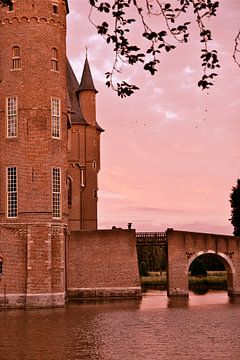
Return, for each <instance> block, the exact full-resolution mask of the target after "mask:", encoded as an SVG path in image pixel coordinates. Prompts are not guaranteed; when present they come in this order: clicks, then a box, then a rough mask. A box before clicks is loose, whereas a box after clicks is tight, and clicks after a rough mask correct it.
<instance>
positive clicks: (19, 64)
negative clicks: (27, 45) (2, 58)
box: [11, 45, 22, 70]
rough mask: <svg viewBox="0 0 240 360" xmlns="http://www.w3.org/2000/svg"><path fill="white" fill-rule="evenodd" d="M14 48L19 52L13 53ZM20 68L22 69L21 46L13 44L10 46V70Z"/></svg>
mask: <svg viewBox="0 0 240 360" xmlns="http://www.w3.org/2000/svg"><path fill="white" fill-rule="evenodd" d="M15 50H18V51H19V53H18V54H17V55H16V54H15V53H14V51H15ZM15 64H17V66H16V65H15ZM21 69H22V61H21V48H20V46H19V45H14V46H13V47H12V67H11V70H21Z"/></svg>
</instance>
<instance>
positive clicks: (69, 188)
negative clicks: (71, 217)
mask: <svg viewBox="0 0 240 360" xmlns="http://www.w3.org/2000/svg"><path fill="white" fill-rule="evenodd" d="M67 190H68V207H71V206H72V180H71V179H70V177H68V178H67Z"/></svg>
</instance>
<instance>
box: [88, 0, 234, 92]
mask: <svg viewBox="0 0 240 360" xmlns="http://www.w3.org/2000/svg"><path fill="white" fill-rule="evenodd" d="M177 2H178V4H179V6H178V7H174V6H173V5H172V4H171V3H170V2H169V3H164V2H162V1H160V0H145V1H142V0H141V1H140V0H112V1H111V2H110V1H105V2H103V1H101V0H89V3H90V6H91V8H90V13H89V20H90V22H91V23H92V24H93V25H94V26H95V27H96V29H97V32H98V33H99V34H100V35H102V36H103V37H104V38H105V40H106V42H107V43H108V44H112V45H113V51H114V53H115V57H114V62H113V66H112V69H111V71H109V72H107V73H106V78H107V81H106V85H107V86H108V87H111V88H112V89H113V90H115V91H117V94H118V95H119V96H121V97H125V96H129V95H131V94H133V93H134V92H135V90H137V89H138V87H137V86H136V85H132V84H128V83H127V82H126V81H122V82H115V81H114V76H115V74H116V73H121V72H122V68H123V64H124V63H128V64H129V65H134V64H136V63H142V65H143V69H144V70H146V71H149V72H150V74H151V75H154V74H155V73H156V72H157V67H158V65H159V63H160V58H161V55H162V52H170V51H172V50H174V49H175V47H176V45H175V44H176V43H187V42H188V40H189V36H190V30H189V25H190V24H191V22H190V21H181V22H180V17H181V15H183V16H184V18H186V15H188V14H189V13H190V12H191V14H192V12H193V13H194V15H195V19H196V22H197V25H198V28H199V36H200V42H201V43H202V44H203V49H202V50H201V59H202V69H203V75H202V78H201V80H199V81H198V86H199V87H200V88H202V89H203V90H204V89H207V88H209V87H210V86H212V85H213V83H214V82H213V79H214V78H215V76H217V73H216V69H217V68H219V67H220V65H219V60H218V54H217V51H216V50H212V51H211V50H209V42H210V41H211V40H212V34H211V30H210V29H209V28H207V26H206V21H207V20H208V19H209V18H211V17H213V16H216V12H217V8H218V6H219V2H218V1H215V0H177ZM172 3H174V2H173V1H172ZM134 9H135V11H137V14H138V17H137V16H136V18H134V17H132V16H130V15H129V14H132V13H133V10H134ZM94 10H96V11H98V12H100V13H102V14H104V15H106V17H107V16H108V17H110V21H103V22H102V24H97V23H96V22H95V21H94V20H93V12H94ZM154 16H155V17H156V16H158V17H159V18H162V20H164V21H163V22H164V24H160V26H159V28H158V30H155V29H154V28H153V27H152V25H151V20H152V18H153V17H154ZM112 19H113V24H112V25H111V26H110V24H111V20H112ZM137 20H140V23H141V24H142V34H141V36H142V37H143V38H144V39H145V40H146V41H147V44H148V45H147V48H146V50H145V51H143V50H142V49H141V48H140V47H138V46H136V44H135V43H132V42H130V31H131V30H133V27H132V26H133V25H134V23H136V21H137ZM173 42H174V43H173ZM238 46H239V36H238V38H237V40H236V51H235V52H237V51H239V49H238Z"/></svg>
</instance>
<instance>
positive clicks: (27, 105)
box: [0, 0, 68, 305]
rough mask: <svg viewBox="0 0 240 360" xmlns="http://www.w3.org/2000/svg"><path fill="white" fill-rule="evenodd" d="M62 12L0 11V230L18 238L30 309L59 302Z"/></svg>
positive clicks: (19, 5)
mask: <svg viewBox="0 0 240 360" xmlns="http://www.w3.org/2000/svg"><path fill="white" fill-rule="evenodd" d="M67 12H68V4H67V0H66V1H62V0H54V1H51V0H44V1H42V0H15V1H14V2H13V4H12V5H10V6H5V7H1V8H0V44H1V47H0V225H1V224H2V226H5V227H6V226H8V228H9V226H12V228H14V229H15V232H14V234H16V232H19V233H21V236H22V238H23V237H24V236H23V234H25V235H26V236H25V237H24V239H25V240H24V241H26V244H25V245H26V249H25V250H26V252H27V255H26V259H25V260H23V262H24V261H25V262H26V266H27V270H28V271H27V278H26V279H25V282H26V283H27V285H26V292H27V299H28V300H27V302H29V304H30V305H34V303H36V301H37V302H38V303H39V296H40V295H39V296H38V294H40V293H41V294H46V296H45V298H44V299H43V303H42V305H44V302H45V304H47V305H50V304H51V303H57V302H58V300H59V303H61V302H63V301H64V294H63V293H64V270H63V268H64V229H65V228H66V226H67V187H66V171H67V116H66V112H67V99H66V14H67ZM14 236H15V235H14ZM12 239H13V236H12ZM8 242H9V243H10V242H11V236H9V238H8ZM12 242H14V240H12ZM19 271H20V270H19ZM12 291H13V290H12ZM55 294H60V297H59V298H58V299H57V298H56V296H55ZM36 299H37V300H36ZM40 303H41V301H40Z"/></svg>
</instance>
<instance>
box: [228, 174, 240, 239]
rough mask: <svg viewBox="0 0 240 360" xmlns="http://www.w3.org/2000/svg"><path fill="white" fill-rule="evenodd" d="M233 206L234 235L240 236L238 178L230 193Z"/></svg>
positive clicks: (239, 189) (239, 191)
mask: <svg viewBox="0 0 240 360" xmlns="http://www.w3.org/2000/svg"><path fill="white" fill-rule="evenodd" d="M230 203H231V208H232V213H231V218H230V219H229V220H230V221H231V224H232V225H233V228H234V229H233V235H235V236H240V179H237V185H236V186H234V187H233V188H232V192H231V195H230Z"/></svg>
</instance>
